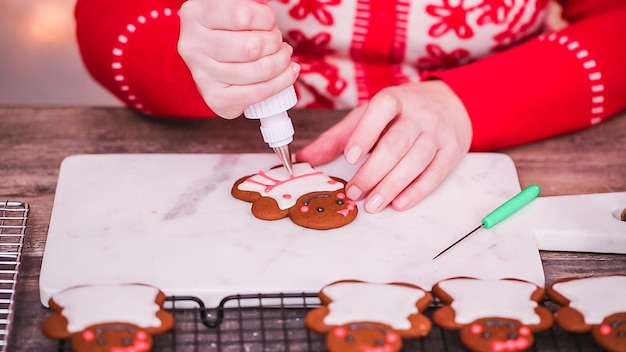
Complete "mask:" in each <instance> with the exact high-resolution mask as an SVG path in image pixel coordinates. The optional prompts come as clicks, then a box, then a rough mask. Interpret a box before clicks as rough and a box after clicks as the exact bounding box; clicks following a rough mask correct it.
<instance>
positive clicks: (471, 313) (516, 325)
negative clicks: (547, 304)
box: [432, 278, 553, 351]
mask: <svg viewBox="0 0 626 352" xmlns="http://www.w3.org/2000/svg"><path fill="white" fill-rule="evenodd" d="M432 292H433V294H434V295H435V296H436V297H438V298H439V299H440V300H441V301H442V302H443V303H444V304H445V306H443V307H442V308H440V309H438V310H437V311H435V313H434V314H433V320H434V321H435V323H437V325H439V326H441V327H443V328H444V329H449V330H460V332H459V334H460V337H461V341H462V342H463V343H464V344H465V346H467V348H469V349H470V350H472V351H524V350H527V349H528V348H530V347H531V346H532V344H533V343H534V336H533V332H537V331H542V330H546V329H548V328H550V327H551V326H552V324H553V318H552V313H551V312H550V311H549V310H547V309H546V308H544V307H542V306H540V305H539V304H538V302H539V301H540V300H541V299H542V298H543V297H544V290H543V288H541V287H539V286H537V285H535V284H532V283H530V282H526V281H520V280H513V279H502V280H479V279H474V278H454V279H449V280H444V281H442V282H439V283H437V284H436V285H435V286H434V287H433V290H432Z"/></svg>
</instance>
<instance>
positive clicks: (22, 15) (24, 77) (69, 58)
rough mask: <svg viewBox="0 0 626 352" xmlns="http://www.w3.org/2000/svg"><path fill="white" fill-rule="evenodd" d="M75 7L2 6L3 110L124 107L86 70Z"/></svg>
mask: <svg viewBox="0 0 626 352" xmlns="http://www.w3.org/2000/svg"><path fill="white" fill-rule="evenodd" d="M74 2H75V0H0V33H1V35H0V104H3V105H99V106H111V105H113V106H121V103H120V102H119V101H118V100H117V99H115V98H114V97H113V95H111V94H109V93H108V92H107V91H105V90H104V89H103V88H101V87H100V86H99V85H98V84H97V83H95V81H93V80H92V79H91V77H90V76H89V74H88V73H87V71H86V70H85V68H84V67H83V64H82V62H81V60H80V56H79V53H78V48H77V46H76V41H75V39H74V38H75V36H74V13H73V11H74Z"/></svg>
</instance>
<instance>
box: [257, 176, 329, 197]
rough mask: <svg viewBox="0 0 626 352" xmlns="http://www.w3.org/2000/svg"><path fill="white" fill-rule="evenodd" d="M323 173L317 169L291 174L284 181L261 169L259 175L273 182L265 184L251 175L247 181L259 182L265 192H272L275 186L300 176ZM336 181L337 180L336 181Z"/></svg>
mask: <svg viewBox="0 0 626 352" xmlns="http://www.w3.org/2000/svg"><path fill="white" fill-rule="evenodd" d="M321 174H323V172H321V171H315V172H311V173H308V174H302V175H297V176H295V175H294V176H290V177H288V178H287V179H285V180H282V181H281V180H279V179H275V178H272V177H269V176H268V175H267V174H266V173H265V171H263V170H260V171H259V174H258V175H259V176H261V177H263V178H265V179H267V180H268V182H273V184H265V183H262V182H260V181H256V180H253V179H252V177H254V176H251V177H249V178H248V179H247V180H246V182H250V183H254V184H257V185H260V186H265V190H264V191H265V193H269V192H271V191H272V190H273V189H274V188H276V187H279V186H281V185H283V184H285V183H287V182H290V181H293V180H297V179H300V178H305V177H309V176H314V175H321ZM255 176H256V175H255ZM335 182H336V181H335Z"/></svg>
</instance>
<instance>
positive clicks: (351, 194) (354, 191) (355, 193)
mask: <svg viewBox="0 0 626 352" xmlns="http://www.w3.org/2000/svg"><path fill="white" fill-rule="evenodd" d="M362 193H363V192H361V190H360V189H359V187H357V186H352V187H350V188H348V190H347V191H346V196H348V198H350V199H352V200H359V199H360V198H361V194H362Z"/></svg>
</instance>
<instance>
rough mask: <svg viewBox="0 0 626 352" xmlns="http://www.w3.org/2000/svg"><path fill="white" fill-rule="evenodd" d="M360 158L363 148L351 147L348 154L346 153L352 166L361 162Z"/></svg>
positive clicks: (347, 159)
mask: <svg viewBox="0 0 626 352" xmlns="http://www.w3.org/2000/svg"><path fill="white" fill-rule="evenodd" d="M360 157H361V148H360V147H359V146H358V145H353V146H352V147H350V149H348V152H347V153H346V161H347V162H348V163H350V164H356V162H357V161H359V158H360Z"/></svg>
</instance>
